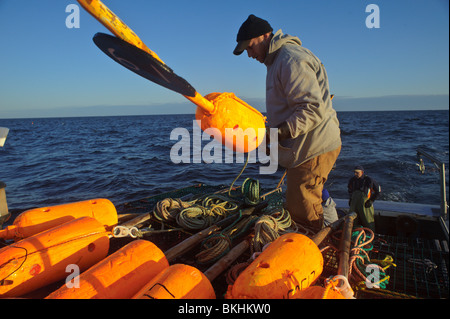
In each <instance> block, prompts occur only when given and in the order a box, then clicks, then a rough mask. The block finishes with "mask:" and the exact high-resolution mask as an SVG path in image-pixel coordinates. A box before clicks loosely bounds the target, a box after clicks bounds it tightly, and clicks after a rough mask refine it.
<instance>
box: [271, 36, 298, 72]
mask: <svg viewBox="0 0 450 319" xmlns="http://www.w3.org/2000/svg"><path fill="white" fill-rule="evenodd" d="M285 44H295V45H300V46H301V45H302V41H300V39H299V38H298V37H293V36H291V35H289V34H284V33H283V31H281V29H280V30H278V31H277V32H276V33H275V34H274V35H273V37H272V40H271V41H270V45H269V51H268V52H267V55H266V59H265V60H264V64H265V65H271V64H272V63H273V60H274V59H275V57H276V56H277V53H278V50H279V49H280V48H281V47H282V46H283V45H285Z"/></svg>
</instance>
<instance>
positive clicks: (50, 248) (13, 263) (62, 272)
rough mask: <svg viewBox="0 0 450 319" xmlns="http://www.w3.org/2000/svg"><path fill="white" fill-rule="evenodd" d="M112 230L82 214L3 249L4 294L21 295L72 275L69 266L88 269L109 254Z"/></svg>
mask: <svg viewBox="0 0 450 319" xmlns="http://www.w3.org/2000/svg"><path fill="white" fill-rule="evenodd" d="M108 234H110V232H108V231H106V230H105V227H104V226H103V225H102V224H101V223H100V222H98V221H97V220H95V219H94V218H91V217H82V218H78V219H75V220H73V221H69V222H67V223H64V224H62V225H60V226H57V227H54V228H51V229H49V230H46V231H44V232H41V233H39V234H37V235H34V236H31V237H28V238H26V239H23V240H21V241H19V242H17V243H15V244H12V245H9V246H6V247H4V248H2V249H0V297H3V298H5V297H18V296H22V295H24V294H26V293H28V292H31V291H33V290H35V289H38V288H40V287H43V286H46V285H48V284H51V283H54V282H56V281H58V280H61V279H63V278H65V277H67V276H68V275H69V273H67V272H66V267H67V266H69V265H72V266H73V265H74V266H76V267H78V268H79V269H80V272H81V271H84V270H86V269H87V268H89V267H90V266H92V265H94V264H95V263H97V262H98V261H100V260H101V259H103V258H105V257H106V255H107V254H108V249H109V237H108Z"/></svg>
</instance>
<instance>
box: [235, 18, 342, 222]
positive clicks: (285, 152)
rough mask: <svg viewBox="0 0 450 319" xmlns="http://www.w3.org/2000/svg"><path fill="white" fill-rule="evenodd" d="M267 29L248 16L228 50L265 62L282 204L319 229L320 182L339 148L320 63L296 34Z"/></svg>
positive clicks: (336, 124) (336, 125) (263, 22)
mask: <svg viewBox="0 0 450 319" xmlns="http://www.w3.org/2000/svg"><path fill="white" fill-rule="evenodd" d="M272 31H273V29H272V27H271V26H270V24H269V23H268V22H267V21H266V20H264V19H261V18H258V17H256V16H254V15H250V16H249V17H248V18H247V20H246V21H245V22H244V23H243V24H242V25H241V27H240V28H239V32H238V34H237V38H236V40H237V45H236V48H235V49H234V51H233V53H234V54H235V55H240V54H241V53H242V52H244V51H247V54H248V57H250V58H253V59H256V60H257V61H259V62H260V63H264V64H265V65H266V66H267V77H266V108H267V120H268V127H274V128H278V143H279V147H278V163H279V164H280V165H281V166H283V167H285V168H286V169H287V191H286V207H287V209H288V211H289V213H290V214H291V217H292V219H293V220H294V221H295V222H298V223H302V224H304V225H306V226H310V227H312V228H316V229H320V228H322V227H323V210H322V189H323V184H324V183H325V181H326V180H327V178H328V174H329V173H330V171H331V169H332V167H333V165H334V163H335V162H336V159H337V157H338V155H339V152H340V150H341V138H340V129H339V121H338V119H337V116H336V111H335V110H334V109H333V106H332V103H331V94H330V90H329V86H328V77H327V73H326V71H325V68H324V66H323V64H322V63H321V62H320V60H319V59H318V58H317V57H316V56H315V55H314V54H313V53H312V52H311V51H309V50H308V49H306V48H304V47H303V46H302V43H301V41H300V39H299V38H297V37H293V36H290V35H287V34H283V32H282V31H281V30H278V31H277V32H276V33H275V34H273V32H272Z"/></svg>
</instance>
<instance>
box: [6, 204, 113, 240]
mask: <svg viewBox="0 0 450 319" xmlns="http://www.w3.org/2000/svg"><path fill="white" fill-rule="evenodd" d="M80 217H92V218H95V219H96V220H98V221H99V222H100V223H101V224H102V225H105V226H108V227H111V226H113V225H116V224H117V211H116V208H115V207H114V205H113V203H111V202H110V201H109V200H108V199H103V198H97V199H91V200H86V201H81V202H75V203H68V204H63V205H56V206H49V207H41V208H35V209H30V210H27V211H25V212H23V213H22V214H20V215H19V216H17V217H16V219H15V220H14V223H13V224H12V225H11V226H7V227H5V228H4V229H2V230H0V238H3V239H13V238H14V239H15V240H20V239H23V238H27V237H29V236H32V235H35V234H37V233H40V232H42V231H44V230H48V229H50V228H53V227H55V226H58V225H61V224H63V223H66V222H68V221H71V220H74V219H76V218H80Z"/></svg>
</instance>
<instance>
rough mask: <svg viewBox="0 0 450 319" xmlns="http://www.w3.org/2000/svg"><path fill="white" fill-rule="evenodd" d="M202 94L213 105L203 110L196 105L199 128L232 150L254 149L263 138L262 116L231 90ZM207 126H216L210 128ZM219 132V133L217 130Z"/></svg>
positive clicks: (244, 150)
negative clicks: (212, 107) (210, 108)
mask: <svg viewBox="0 0 450 319" xmlns="http://www.w3.org/2000/svg"><path fill="white" fill-rule="evenodd" d="M205 98H206V99H207V100H209V101H211V102H212V104H213V105H214V109H213V110H211V111H207V110H205V109H204V108H202V107H197V111H196V114H195V117H196V119H197V121H200V127H201V129H202V130H203V131H205V132H207V133H209V134H210V135H212V136H213V137H214V138H215V139H216V140H218V141H219V142H221V143H222V144H223V145H225V146H226V147H228V148H229V149H232V150H234V151H236V152H240V153H247V152H250V151H252V150H254V149H256V148H257V147H258V146H259V145H260V144H261V142H262V141H263V140H264V137H265V134H266V128H265V123H264V118H263V116H262V115H261V113H259V111H258V110H256V109H254V108H253V107H252V106H250V105H249V104H247V103H245V102H244V101H243V100H241V99H239V98H238V97H236V95H234V94H233V93H210V94H208V95H206V96H205ZM208 129H216V130H217V131H216V132H214V131H213V130H211V131H210V132H209V131H207V130H208ZM219 132H220V134H218V133H219Z"/></svg>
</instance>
